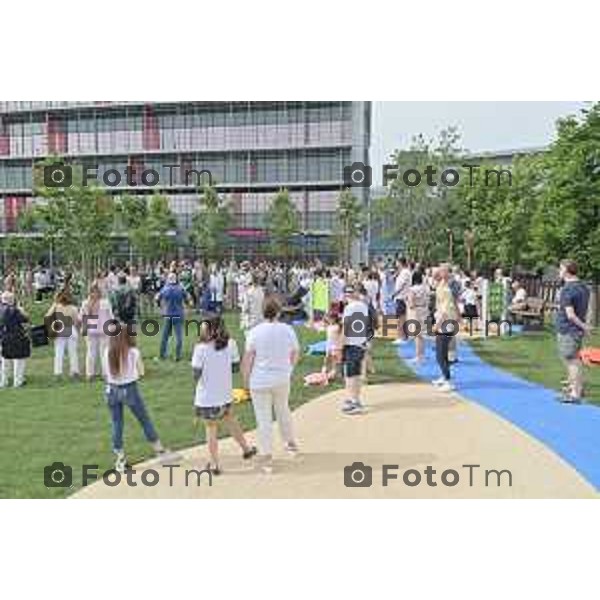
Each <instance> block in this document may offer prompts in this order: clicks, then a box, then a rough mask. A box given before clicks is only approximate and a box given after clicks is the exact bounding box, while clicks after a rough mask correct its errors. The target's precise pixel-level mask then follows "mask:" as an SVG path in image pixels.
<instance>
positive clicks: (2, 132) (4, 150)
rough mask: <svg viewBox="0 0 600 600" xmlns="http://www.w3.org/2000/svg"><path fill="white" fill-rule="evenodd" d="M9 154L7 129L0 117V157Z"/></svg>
mask: <svg viewBox="0 0 600 600" xmlns="http://www.w3.org/2000/svg"><path fill="white" fill-rule="evenodd" d="M9 154H10V137H9V135H8V127H7V126H6V124H5V123H4V121H3V119H2V117H0V156H8V155H9Z"/></svg>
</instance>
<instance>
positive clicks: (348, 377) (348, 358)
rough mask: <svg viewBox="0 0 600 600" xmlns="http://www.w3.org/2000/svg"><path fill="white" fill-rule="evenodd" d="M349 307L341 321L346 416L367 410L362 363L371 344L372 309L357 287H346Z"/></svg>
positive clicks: (344, 408) (344, 410) (344, 411)
mask: <svg viewBox="0 0 600 600" xmlns="http://www.w3.org/2000/svg"><path fill="white" fill-rule="evenodd" d="M345 295H346V299H347V304H346V308H345V309H344V315H343V318H342V327H343V334H344V345H343V349H342V365H343V369H344V379H345V382H346V394H347V398H346V401H345V402H344V404H343V406H342V412H343V413H345V414H347V415H358V414H362V413H363V412H364V410H365V407H364V406H363V404H362V402H361V387H362V372H363V361H364V359H365V353H366V350H367V342H368V341H369V336H370V335H371V334H370V330H371V328H370V326H369V325H370V323H369V308H368V306H367V305H366V303H365V302H363V301H362V300H361V295H360V291H359V290H358V288H356V287H354V286H346V290H345Z"/></svg>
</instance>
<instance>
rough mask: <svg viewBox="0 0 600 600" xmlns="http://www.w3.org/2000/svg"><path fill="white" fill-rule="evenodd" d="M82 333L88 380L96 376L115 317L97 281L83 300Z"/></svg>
mask: <svg viewBox="0 0 600 600" xmlns="http://www.w3.org/2000/svg"><path fill="white" fill-rule="evenodd" d="M80 318H81V324H82V334H83V336H84V337H85V342H86V356H85V375H86V377H87V380H88V381H92V380H93V379H94V378H95V377H96V366H97V364H98V362H100V363H101V362H102V356H103V355H104V351H105V350H106V347H107V345H108V337H109V336H108V333H109V332H110V327H109V325H110V322H111V321H112V320H113V319H114V316H113V311H112V308H111V305H110V302H109V301H108V300H107V299H106V298H104V297H103V296H102V290H101V288H100V286H99V285H98V284H97V283H93V284H92V285H91V286H90V293H89V295H88V297H87V298H86V299H85V300H84V301H83V304H82V306H81V311H80Z"/></svg>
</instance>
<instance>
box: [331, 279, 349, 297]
mask: <svg viewBox="0 0 600 600" xmlns="http://www.w3.org/2000/svg"><path fill="white" fill-rule="evenodd" d="M329 285H330V289H331V301H332V302H342V301H343V300H344V288H345V287H346V282H345V281H344V280H343V279H342V278H340V277H338V276H337V275H334V276H333V277H332V278H331V282H330V284H329Z"/></svg>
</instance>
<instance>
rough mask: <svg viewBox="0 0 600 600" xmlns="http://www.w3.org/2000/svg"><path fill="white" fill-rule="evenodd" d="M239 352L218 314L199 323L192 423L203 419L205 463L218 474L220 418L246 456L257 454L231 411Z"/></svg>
mask: <svg viewBox="0 0 600 600" xmlns="http://www.w3.org/2000/svg"><path fill="white" fill-rule="evenodd" d="M239 363H240V354H239V351H238V347H237V344H236V343H235V340H233V339H231V338H230V337H229V333H227V330H226V329H225V324H224V323H223V319H222V318H221V317H220V316H216V317H213V318H212V319H210V320H207V321H204V322H203V323H202V329H201V331H200V339H199V343H198V344H196V346H195V347H194V354H193V356H192V369H193V370H194V378H195V380H196V396H195V399H194V406H195V419H196V420H195V425H197V423H198V420H199V419H202V420H203V421H204V425H205V428H206V441H207V444H208V451H209V454H210V462H209V463H208V465H207V466H206V468H207V470H209V471H210V472H211V473H212V474H213V475H220V474H221V466H220V461H219V441H218V433H219V422H221V421H223V423H224V424H225V426H226V427H227V429H228V430H229V434H230V435H231V436H232V437H233V438H234V439H235V440H236V442H237V443H238V444H239V445H240V448H241V449H242V457H243V458H244V460H248V459H250V458H252V457H253V456H255V455H256V448H254V447H251V446H249V445H248V443H247V442H246V438H245V437H244V433H243V432H242V428H241V427H240V425H239V423H238V421H237V419H236V418H235V415H234V414H233V407H232V399H233V376H232V373H233V370H234V369H235V368H236V367H239Z"/></svg>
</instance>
